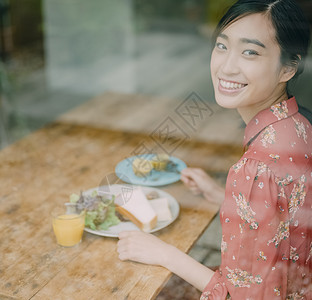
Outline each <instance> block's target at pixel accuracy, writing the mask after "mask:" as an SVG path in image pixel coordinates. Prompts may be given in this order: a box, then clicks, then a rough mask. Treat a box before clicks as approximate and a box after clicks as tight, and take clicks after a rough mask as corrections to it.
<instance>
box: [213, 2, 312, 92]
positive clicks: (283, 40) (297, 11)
mask: <svg viewBox="0 0 312 300" xmlns="http://www.w3.org/2000/svg"><path fill="white" fill-rule="evenodd" d="M254 13H263V14H267V15H268V16H270V17H271V20H272V24H273V26H274V28H275V32H276V40H277V42H278V44H279V46H280V49H281V63H282V64H283V65H288V66H292V67H295V68H297V72H296V74H295V76H294V78H295V77H297V76H299V75H300V74H301V73H302V72H303V69H304V60H305V58H306V56H307V54H308V49H309V45H310V25H309V22H308V20H307V19H306V17H305V16H304V13H303V12H302V10H301V8H300V7H299V5H298V4H297V3H296V1H294V0H239V1H237V2H236V3H235V4H234V5H233V6H231V7H230V9H229V10H228V11H227V12H226V13H225V15H224V16H223V17H222V19H221V20H220V22H219V24H218V25H217V28H216V30H215V33H214V39H215V40H216V38H217V36H218V35H219V33H220V32H222V31H223V30H224V29H225V28H226V27H227V26H229V25H230V24H232V23H233V22H235V21H237V20H239V19H241V18H243V17H245V16H247V15H251V14H254ZM287 86H288V85H287ZM287 92H288V93H289V91H288V89H287Z"/></svg>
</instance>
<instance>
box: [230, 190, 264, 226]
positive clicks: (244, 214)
mask: <svg viewBox="0 0 312 300" xmlns="http://www.w3.org/2000/svg"><path fill="white" fill-rule="evenodd" d="M233 198H234V199H235V202H236V204H237V206H238V208H237V209H236V211H237V214H238V215H239V216H240V217H241V219H242V220H243V221H245V223H244V225H245V224H247V223H248V224H249V228H250V229H257V228H258V222H256V220H255V218H254V216H255V215H256V213H255V212H254V211H253V210H252V209H251V207H250V205H249V202H247V200H246V197H245V196H244V195H243V194H242V193H239V195H238V197H237V196H235V195H234V193H233ZM244 225H243V226H244Z"/></svg>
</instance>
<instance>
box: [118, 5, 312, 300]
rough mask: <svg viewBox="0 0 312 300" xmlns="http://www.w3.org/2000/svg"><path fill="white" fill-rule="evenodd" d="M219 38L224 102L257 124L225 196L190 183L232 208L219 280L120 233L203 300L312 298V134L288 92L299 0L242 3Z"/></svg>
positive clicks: (301, 50)
mask: <svg viewBox="0 0 312 300" xmlns="http://www.w3.org/2000/svg"><path fill="white" fill-rule="evenodd" d="M215 40H216V41H215V47H214V49H213V53H212V57H211V76H212V81H213V86H214V92H215V98H216V101H217V102H218V104H219V105H221V106H223V107H226V108H236V109H237V110H238V112H239V113H240V115H241V117H242V118H243V120H244V121H245V123H246V124H247V127H246V130H245V136H244V147H245V149H246V151H245V153H244V154H243V156H242V158H241V159H240V160H239V161H238V162H237V163H236V164H235V165H233V166H232V168H231V169H230V170H229V174H228V177H227V183H226V189H225V191H224V190H222V189H221V188H220V187H219V186H218V185H217V184H216V183H215V182H214V181H213V180H212V179H211V178H210V177H209V176H208V175H207V174H206V173H205V172H204V171H203V170H202V169H194V168H186V169H184V170H183V171H182V172H181V174H182V175H181V180H182V181H183V182H184V183H185V185H187V186H188V187H189V188H190V189H191V191H193V192H194V193H195V194H201V195H203V196H204V198H205V199H206V200H208V201H213V202H219V203H220V204H222V205H221V208H220V220H221V225H222V243H221V255H222V262H221V266H220V268H219V270H217V271H216V272H213V271H212V270H210V269H208V268H206V267H204V266H202V265H200V264H199V263H198V262H196V261H194V260H193V259H191V258H190V257H188V256H187V255H185V254H184V253H181V252H180V251H179V250H177V249H175V248H173V247H171V246H170V245H168V244H165V243H163V242H162V241H160V240H159V239H157V238H156V237H153V236H150V235H147V234H143V233H142V234H141V233H125V232H124V233H122V234H121V235H120V241H119V245H118V252H119V255H120V258H121V259H122V260H126V259H131V260H136V261H140V262H143V263H151V264H159V265H162V266H164V267H166V268H168V269H169V270H171V271H172V272H174V273H176V274H177V275H179V276H180V277H182V278H184V279H185V280H186V281H188V282H190V283H191V284H193V285H194V286H195V287H197V288H198V289H200V290H201V291H203V293H202V296H201V299H202V300H207V299H239V300H240V299H259V300H260V299H311V291H310V289H311V279H310V278H309V274H311V272H312V263H311V257H312V252H311V251H312V249H311V247H312V243H311V236H312V232H311V224H310V223H309V220H310V219H311V206H312V152H311V149H312V128H311V124H310V123H309V121H308V120H307V119H306V118H305V117H304V116H303V115H301V114H300V113H299V112H298V105H297V102H296V99H295V97H292V96H291V95H290V93H289V90H288V88H287V86H288V82H289V81H290V80H291V79H292V78H294V77H296V76H297V75H299V74H300V73H301V72H302V70H303V62H304V58H305V56H306V54H307V49H308V46H309V41H310V32H309V24H308V22H307V21H306V20H305V18H304V16H303V13H302V11H301V10H300V8H299V7H298V6H297V4H296V2H295V1H294V0H239V1H237V2H236V3H235V4H234V5H233V6H232V7H231V8H230V9H229V10H228V12H227V13H226V14H225V16H224V17H223V18H222V19H221V21H220V23H219V25H218V27H217V30H216V34H215Z"/></svg>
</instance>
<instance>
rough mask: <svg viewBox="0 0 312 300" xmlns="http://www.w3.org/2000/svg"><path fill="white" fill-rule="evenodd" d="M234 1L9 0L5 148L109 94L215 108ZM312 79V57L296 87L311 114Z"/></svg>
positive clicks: (1, 7)
mask: <svg viewBox="0 0 312 300" xmlns="http://www.w3.org/2000/svg"><path fill="white" fill-rule="evenodd" d="M233 2H234V1H232V0H222V1H212V0H184V1H181V0H171V1H165V0H161V1H160V0H158V1H143V0H133V1H111V0H92V1H85V0H68V1H62V0H27V1H26V0H25V1H23V3H22V4H21V2H20V1H19V0H0V33H1V49H0V50H1V52H0V55H1V64H0V71H1V74H0V75H1V77H0V78H1V82H0V87H1V122H0V130H1V131H0V136H1V145H0V146H1V147H3V146H5V145H7V144H8V143H11V142H13V141H15V140H17V139H19V138H21V137H22V136H24V135H25V134H28V133H29V132H31V131H33V130H35V129H37V128H40V127H41V126H43V125H45V124H46V123H47V122H50V121H53V120H54V119H55V118H57V117H58V116H60V115H61V114H62V113H64V112H66V111H68V110H70V109H72V108H74V107H76V106H78V105H79V104H81V103H83V102H85V101H87V100H89V99H91V98H92V97H94V96H96V95H100V94H102V93H105V92H107V91H113V92H117V93H127V94H144V95H150V96H166V97H170V98H173V99H181V101H183V99H185V97H186V96H187V95H188V94H190V93H191V92H196V93H198V94H199V95H200V96H201V98H203V99H205V101H208V102H214V99H213V93H212V85H211V82H210V73H209V60H210V50H211V46H212V45H211V42H210V37H211V33H212V30H213V28H214V26H215V23H216V21H217V20H218V19H219V16H220V15H221V14H222V13H223V12H224V10H225V8H226V7H227V6H229V5H231V4H232V3H233ZM298 2H300V3H301V4H302V6H303V7H304V10H305V11H306V12H307V14H308V15H309V17H310V19H311V15H312V8H311V6H312V5H311V1H305V0H301V1H298ZM311 78H312V58H311V53H310V56H309V57H308V59H307V64H306V71H305V73H304V74H303V75H302V77H301V78H300V79H299V80H298V82H297V85H296V87H295V88H294V90H295V94H296V96H297V98H298V100H299V102H300V103H302V104H303V105H305V106H307V107H309V108H310V109H311V108H312V104H311V101H310V95H311V94H312V93H311V92H312V91H311V89H312V87H311V84H310V82H311Z"/></svg>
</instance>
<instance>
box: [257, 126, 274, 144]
mask: <svg viewBox="0 0 312 300" xmlns="http://www.w3.org/2000/svg"><path fill="white" fill-rule="evenodd" d="M275 141H276V131H275V129H274V127H273V126H272V125H270V126H268V127H267V128H266V129H264V130H263V133H262V136H261V143H262V146H263V147H266V148H267V147H268V145H269V144H274V143H275Z"/></svg>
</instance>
